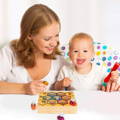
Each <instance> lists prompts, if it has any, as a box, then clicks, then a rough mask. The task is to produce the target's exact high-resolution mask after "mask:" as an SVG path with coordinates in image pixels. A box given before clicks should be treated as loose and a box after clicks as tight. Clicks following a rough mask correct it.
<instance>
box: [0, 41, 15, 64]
mask: <svg viewBox="0 0 120 120" xmlns="http://www.w3.org/2000/svg"><path fill="white" fill-rule="evenodd" d="M14 57H15V55H14V52H13V51H12V49H11V44H10V43H7V44H6V45H4V46H3V47H2V48H1V49H0V59H1V61H3V62H5V61H6V62H9V63H13V59H14Z"/></svg>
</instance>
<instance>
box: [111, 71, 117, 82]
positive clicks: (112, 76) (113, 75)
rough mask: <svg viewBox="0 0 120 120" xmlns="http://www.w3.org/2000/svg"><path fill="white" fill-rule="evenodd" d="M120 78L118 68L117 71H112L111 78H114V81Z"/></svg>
mask: <svg viewBox="0 0 120 120" xmlns="http://www.w3.org/2000/svg"><path fill="white" fill-rule="evenodd" d="M118 78H119V73H118V71H117V70H116V71H112V72H111V78H110V80H112V81H117V80H118Z"/></svg>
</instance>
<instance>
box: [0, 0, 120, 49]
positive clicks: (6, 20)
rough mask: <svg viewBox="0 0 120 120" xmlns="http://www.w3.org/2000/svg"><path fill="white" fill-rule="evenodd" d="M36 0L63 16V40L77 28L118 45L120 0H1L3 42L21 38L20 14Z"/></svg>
mask: <svg viewBox="0 0 120 120" xmlns="http://www.w3.org/2000/svg"><path fill="white" fill-rule="evenodd" d="M35 3H43V4H46V5H48V6H49V7H50V8H52V9H53V10H54V11H55V12H56V13H57V14H58V16H59V17H60V20H61V24H62V29H61V34H60V41H61V44H64V43H66V41H67V42H68V41H69V39H70V38H71V36H72V35H73V34H74V33H76V32H87V33H89V34H91V35H92V36H93V38H94V40H95V41H99V42H105V43H109V44H111V45H112V46H113V47H116V48H119V43H120V30H119V29H120V0H0V45H1V44H3V43H4V42H6V41H10V40H12V39H16V38H19V31H20V28H19V26H20V21H21V17H22V15H23V13H24V12H25V10H26V9H27V8H28V7H30V6H31V5H33V4H35Z"/></svg>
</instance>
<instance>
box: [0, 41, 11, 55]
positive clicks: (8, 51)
mask: <svg viewBox="0 0 120 120" xmlns="http://www.w3.org/2000/svg"><path fill="white" fill-rule="evenodd" d="M0 52H2V53H3V54H6V55H8V54H13V51H12V49H11V43H7V44H5V45H4V46H2V47H1V49H0Z"/></svg>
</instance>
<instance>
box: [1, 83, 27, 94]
mask: <svg viewBox="0 0 120 120" xmlns="http://www.w3.org/2000/svg"><path fill="white" fill-rule="evenodd" d="M26 87H27V84H23V83H10V82H4V81H0V94H27V92H26V91H27V90H26V89H27V88H26Z"/></svg>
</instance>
